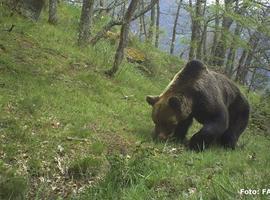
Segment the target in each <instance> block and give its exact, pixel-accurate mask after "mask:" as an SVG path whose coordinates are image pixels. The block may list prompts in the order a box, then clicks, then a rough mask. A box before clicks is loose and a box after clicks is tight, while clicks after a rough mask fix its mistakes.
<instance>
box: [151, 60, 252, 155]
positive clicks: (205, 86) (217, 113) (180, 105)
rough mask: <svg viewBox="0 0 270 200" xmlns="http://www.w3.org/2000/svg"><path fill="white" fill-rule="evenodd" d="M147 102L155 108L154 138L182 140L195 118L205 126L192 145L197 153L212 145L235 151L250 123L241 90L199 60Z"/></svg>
mask: <svg viewBox="0 0 270 200" xmlns="http://www.w3.org/2000/svg"><path fill="white" fill-rule="evenodd" d="M146 100H147V102H148V103H149V104H150V105H152V106H153V111H152V119H153V121H154V123H155V135H154V137H155V138H160V139H167V138H168V137H170V136H174V137H176V138H177V139H179V140H183V139H185V135H186V133H187V131H188V128H189V126H190V125H191V123H192V119H193V118H195V119H196V120H197V121H198V122H200V123H201V124H203V128H202V129H201V130H200V131H199V132H198V133H196V134H195V135H194V136H193V137H192V138H191V141H190V148H191V149H195V150H202V149H204V148H205V147H208V146H209V145H210V144H211V143H213V142H218V143H220V144H222V145H223V146H226V147H231V148H234V147H235V144H236V142H237V140H238V138H239V136H240V134H241V133H242V132H243V131H244V129H245V128H246V126H247V123H248V118H249V105H248V102H247V100H246V99H245V98H244V96H243V95H242V94H241V92H240V90H239V89H238V87H237V86H236V85H235V84H234V83H233V82H232V81H231V80H229V79H228V78H226V77H225V76H224V75H221V74H218V73H215V72H213V71H210V70H208V69H207V67H206V66H205V65H204V64H203V63H201V62H200V61H197V60H193V61H190V62H189V63H187V65H186V66H185V67H184V68H183V70H182V71H180V72H178V73H177V74H176V75H175V77H174V79H173V80H172V82H171V83H170V84H169V85H168V87H167V88H166V89H165V90H164V91H163V92H162V93H161V94H160V95H159V96H156V97H153V96H147V98H146Z"/></svg>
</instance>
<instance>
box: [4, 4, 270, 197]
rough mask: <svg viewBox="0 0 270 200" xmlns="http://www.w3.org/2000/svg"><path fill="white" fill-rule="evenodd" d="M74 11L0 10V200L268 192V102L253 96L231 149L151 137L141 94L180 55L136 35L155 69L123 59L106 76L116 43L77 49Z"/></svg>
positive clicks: (155, 86) (164, 80) (173, 67)
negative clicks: (54, 15) (52, 15)
mask: <svg viewBox="0 0 270 200" xmlns="http://www.w3.org/2000/svg"><path fill="white" fill-rule="evenodd" d="M79 14H80V13H79V10H78V9H76V8H74V7H69V6H66V5H61V7H60V9H59V17H60V22H59V24H58V25H57V26H51V25H49V24H47V22H46V19H47V17H46V16H42V18H41V20H40V21H39V22H32V21H28V20H26V19H24V18H21V17H19V16H16V15H13V16H12V17H11V15H10V13H9V11H8V9H7V8H5V7H0V108H1V109H0V199H67V198H69V199H132V200H133V199H240V198H243V199H254V198H255V199H267V198H268V199H269V197H270V194H269V195H263V194H260V195H240V194H239V193H238V192H239V191H240V189H264V188H266V189H270V173H269V169H270V154H269V147H270V145H269V143H270V140H269V139H270V137H269V111H270V108H269V104H267V102H266V101H265V99H264V100H262V99H261V98H260V97H259V96H258V95H256V94H249V99H250V101H251V103H252V104H253V108H254V109H253V114H252V120H251V122H250V125H249V128H248V129H247V130H246V131H245V134H244V135H243V137H241V139H240V142H239V147H238V148H237V149H236V150H235V151H230V150H224V149H221V148H214V147H213V148H211V149H209V150H207V151H205V152H203V153H194V152H191V151H188V150H187V149H185V148H184V147H183V146H181V145H180V144H173V143H154V142H153V141H152V140H151V136H150V135H151V131H152V128H153V124H152V121H151V118H150V112H151V108H150V107H149V106H148V105H147V104H146V102H145V96H146V95H148V94H158V93H160V92H161V91H162V90H163V88H164V87H165V86H166V84H168V82H169V80H170V79H171V77H172V76H173V74H174V73H175V72H176V71H178V70H179V69H180V67H181V66H182V65H181V63H182V62H181V61H180V60H178V59H177V58H174V57H170V56H168V55H166V54H165V53H161V52H159V51H158V50H156V49H153V48H152V47H149V46H147V45H145V44H140V43H139V42H138V41H136V39H133V40H132V42H131V45H132V46H133V47H136V48H139V49H140V50H141V51H143V52H145V54H146V56H147V59H148V62H147V63H148V64H147V65H148V66H147V67H148V68H149V69H151V71H153V72H154V74H155V75H154V76H149V75H146V74H144V72H142V71H141V70H140V69H139V67H138V66H137V64H131V63H128V62H127V61H125V62H124V63H123V65H122V66H121V70H120V71H119V73H118V74H117V75H116V77H115V78H113V79H109V78H107V77H106V76H104V73H103V72H104V70H105V69H108V68H110V67H111V65H112V61H113V57H114V51H115V48H116V46H115V45H114V44H112V43H111V42H110V41H109V40H106V39H104V40H102V41H101V42H99V43H98V44H97V45H96V46H95V47H87V48H85V49H79V48H78V47H77V46H76V34H77V31H76V30H77V24H78V18H79ZM105 22H106V18H104V19H102V20H100V21H98V22H96V26H95V31H96V30H97V29H98V28H99V27H100V25H101V24H103V23H105ZM11 24H14V25H15V28H14V30H13V31H12V32H7V31H5V30H6V29H8V28H9V27H10V26H11ZM268 103H269V101H268ZM199 126H200V125H199V124H196V123H195V124H194V126H193V127H192V129H191V130H190V134H192V133H194V132H195V131H196V130H197V129H198V128H199Z"/></svg>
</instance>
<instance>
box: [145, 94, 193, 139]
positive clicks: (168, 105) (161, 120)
mask: <svg viewBox="0 0 270 200" xmlns="http://www.w3.org/2000/svg"><path fill="white" fill-rule="evenodd" d="M146 101H147V103H148V104H149V105H151V106H152V120H153V122H154V123H155V130H154V134H153V138H154V139H159V140H167V139H168V138H170V137H171V136H173V134H174V133H175V129H176V127H177V124H178V123H179V122H181V121H182V120H184V119H186V118H187V117H188V115H189V114H190V112H191V111H190V110H191V107H190V105H189V100H187V99H186V98H185V97H184V96H180V97H179V96H170V97H162V96H161V97H160V96H147V97H146Z"/></svg>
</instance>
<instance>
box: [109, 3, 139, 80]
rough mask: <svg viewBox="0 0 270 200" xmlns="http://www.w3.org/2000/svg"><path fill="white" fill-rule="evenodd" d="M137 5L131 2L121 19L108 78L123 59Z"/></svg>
mask: <svg viewBox="0 0 270 200" xmlns="http://www.w3.org/2000/svg"><path fill="white" fill-rule="evenodd" d="M137 4H138V1H137V0H132V1H131V2H130V4H129V7H128V9H127V12H126V13H125V16H124V19H123V25H122V27H121V33H120V41H119V45H118V48H117V50H116V54H115V59H114V63H113V67H112V68H111V69H110V70H109V71H107V72H106V74H107V75H109V76H113V75H114V74H115V73H116V72H117V71H118V68H119V65H120V64H121V62H122V60H123V58H124V49H125V47H126V46H127V42H128V32H129V25H130V21H131V19H132V15H133V13H134V12H135V10H136V7H137Z"/></svg>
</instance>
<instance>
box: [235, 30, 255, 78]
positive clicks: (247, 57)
mask: <svg viewBox="0 0 270 200" xmlns="http://www.w3.org/2000/svg"><path fill="white" fill-rule="evenodd" d="M257 34H258V32H254V33H253V34H252V35H251V37H250V39H249V42H248V44H249V46H250V48H251V50H249V49H244V51H243V53H242V56H241V58H240V60H239V64H238V67H237V72H236V77H235V80H236V81H238V82H241V83H244V82H245V78H246V75H247V72H248V70H247V69H248V67H249V66H250V64H251V61H252V58H253V56H254V53H255V50H256V48H257V45H258V41H259V39H258V37H257Z"/></svg>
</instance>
